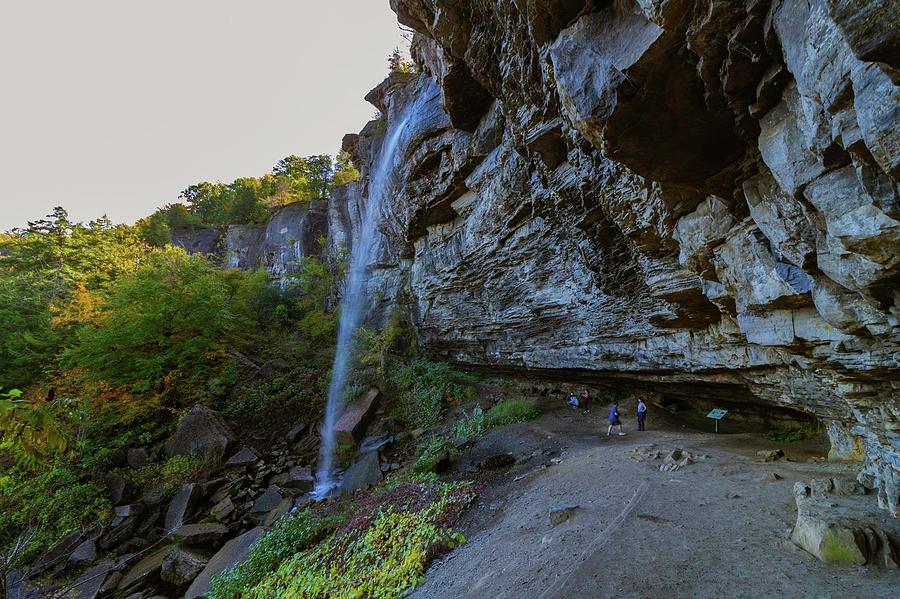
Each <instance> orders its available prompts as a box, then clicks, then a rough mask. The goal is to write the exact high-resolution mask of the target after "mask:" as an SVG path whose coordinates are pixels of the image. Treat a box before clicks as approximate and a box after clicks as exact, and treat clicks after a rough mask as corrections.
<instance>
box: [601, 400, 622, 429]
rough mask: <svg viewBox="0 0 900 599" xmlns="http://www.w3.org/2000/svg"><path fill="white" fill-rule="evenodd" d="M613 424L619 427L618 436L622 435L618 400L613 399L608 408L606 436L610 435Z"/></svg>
mask: <svg viewBox="0 0 900 599" xmlns="http://www.w3.org/2000/svg"><path fill="white" fill-rule="evenodd" d="M614 426H617V427H619V436H620V437H624V436H625V433H623V432H622V421H621V420H619V402H618V401H613V405H612V407H611V408H610V409H609V428H608V429H606V436H607V437H608V436H610V434H612V429H613V427H614Z"/></svg>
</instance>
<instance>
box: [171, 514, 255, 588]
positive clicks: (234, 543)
mask: <svg viewBox="0 0 900 599" xmlns="http://www.w3.org/2000/svg"><path fill="white" fill-rule="evenodd" d="M263 532H264V529H263V528H262V527H257V528H253V529H251V530H248V531H247V532H245V533H244V534H242V535H240V536H239V537H236V538H234V539H231V540H230V541H228V542H227V543H225V545H224V546H223V547H222V548H221V549H219V551H218V552H217V553H216V554H215V555H214V556H212V558H210V560H209V562H208V563H207V564H206V567H205V568H203V571H202V572H200V574H199V575H198V576H197V578H195V579H194V582H193V583H191V586H190V587H188V590H187V592H186V593H185V594H184V599H197V597H202V596H203V595H204V594H206V592H207V591H209V582H210V580H211V579H212V577H213V576H215V575H216V574H218V573H219V572H221V571H222V570H225V569H226V568H230V567H231V566H233V565H235V564H236V563H238V562H240V561H243V560H244V559H246V558H247V553H248V552H249V551H250V546H251V545H252V544H253V543H255V542H256V540H257V539H259V538H260V537H261V536H262V535H263Z"/></svg>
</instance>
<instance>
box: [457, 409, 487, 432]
mask: <svg viewBox="0 0 900 599" xmlns="http://www.w3.org/2000/svg"><path fill="white" fill-rule="evenodd" d="M488 426H489V425H488V420H487V417H486V416H485V413H484V411H483V410H482V409H481V408H480V407H478V406H475V407H474V408H472V411H471V412H469V413H465V412H464V413H463V415H462V417H461V418H460V419H459V420H457V421H456V423H455V424H454V425H453V433H452V435H451V436H452V437H453V438H454V439H457V440H464V439H471V438H473V437H477V436H479V435H480V434H481V433H483V432H484V431H485V430H487V428H488Z"/></svg>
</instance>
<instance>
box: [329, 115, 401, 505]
mask: <svg viewBox="0 0 900 599" xmlns="http://www.w3.org/2000/svg"><path fill="white" fill-rule="evenodd" d="M407 112H408V111H406V110H404V112H403V113H402V114H401V115H400V119H399V121H398V123H397V125H396V126H395V127H394V128H393V129H392V130H391V132H390V135H388V137H387V138H385V140H384V142H383V143H382V146H381V152H380V153H379V156H378V165H377V168H376V169H375V171H374V172H373V173H372V176H371V178H370V180H369V197H368V199H367V200H366V203H365V210H364V214H362V215H361V216H362V219H361V222H360V224H359V237H358V238H357V239H354V240H353V245H352V248H351V251H350V263H349V271H348V273H347V280H346V285H345V287H344V294H343V298H342V299H341V312H340V324H339V325H338V338H337V349H336V351H335V355H334V365H333V366H332V370H331V384H330V385H329V387H328V404H327V406H326V408H325V420H324V422H323V425H322V440H321V446H320V449H319V465H318V469H317V471H316V489H315V491H314V495H315V496H316V497H325V496H327V495H328V493H329V492H330V491H331V490H332V489H333V488H334V487H336V486H337V481H335V480H334V450H335V439H334V427H335V424H337V420H338V418H339V417H340V415H341V413H342V411H343V407H344V406H343V404H344V391H345V389H346V386H347V376H348V375H349V373H350V359H351V357H352V355H353V348H354V345H355V335H354V333H355V332H356V329H357V328H358V327H359V326H360V325H361V324H362V321H363V317H364V315H365V311H366V300H367V299H368V297H367V293H366V288H367V285H366V283H367V281H368V278H369V269H368V266H369V264H370V263H371V261H372V258H373V256H372V253H373V249H374V246H375V240H376V238H377V235H376V228H377V225H378V221H379V217H380V215H381V207H382V205H383V203H384V200H385V197H386V196H387V195H388V193H390V190H391V184H392V182H393V173H394V166H395V163H396V161H397V149H398V145H399V141H400V136H401V134H402V132H403V130H404V128H405V127H406V124H407V122H408V120H409V118H408V117H407V116H406V114H407Z"/></svg>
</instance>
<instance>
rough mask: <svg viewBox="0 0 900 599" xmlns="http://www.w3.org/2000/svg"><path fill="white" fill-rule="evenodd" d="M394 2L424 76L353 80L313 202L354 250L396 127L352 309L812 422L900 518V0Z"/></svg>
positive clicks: (538, 370) (491, 358)
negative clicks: (342, 170) (365, 287)
mask: <svg viewBox="0 0 900 599" xmlns="http://www.w3.org/2000/svg"><path fill="white" fill-rule="evenodd" d="M391 7H392V8H393V9H394V10H395V12H396V13H397V15H398V18H399V21H400V23H402V24H403V25H405V26H407V27H409V28H412V29H414V30H415V32H416V35H415V39H414V43H413V49H412V50H413V56H414V59H415V60H416V62H417V64H418V65H419V69H420V75H418V76H414V75H405V74H400V73H395V74H392V75H391V76H390V77H389V78H388V79H387V80H385V81H384V82H383V83H382V84H381V85H379V86H378V87H377V88H376V89H374V90H373V91H372V92H371V93H370V94H369V96H367V99H368V100H369V101H370V102H372V103H373V104H374V105H375V106H376V107H378V108H379V109H380V110H381V112H382V113H383V115H384V116H383V118H382V119H381V120H380V121H373V122H371V123H369V124H368V125H367V126H366V127H365V129H363V131H361V132H360V133H359V135H349V136H347V137H346V138H345V140H344V147H345V149H347V150H349V151H351V152H352V153H353V154H354V155H355V156H356V158H357V161H358V162H359V163H360V165H361V168H362V172H363V178H362V179H361V181H360V182H359V183H356V184H351V185H349V186H346V187H344V188H341V189H338V190H336V192H335V194H334V196H333V197H332V198H331V201H330V202H329V207H328V214H327V221H328V225H327V229H328V238H329V242H330V245H331V247H332V249H335V250H336V249H339V248H343V247H351V246H352V242H353V238H354V235H355V232H356V231H357V230H358V226H359V220H360V214H362V209H361V207H362V206H363V204H364V202H365V201H366V198H367V197H368V195H369V190H368V185H369V181H368V173H369V172H371V171H372V170H373V167H374V163H375V161H376V160H377V159H378V155H379V145H380V143H381V141H382V140H383V139H384V138H385V136H386V134H387V133H389V132H390V131H391V130H392V128H394V127H399V126H401V125H402V126H403V131H402V133H401V137H400V152H399V155H400V157H399V159H398V160H397V161H396V165H395V168H394V174H395V177H394V183H393V189H392V193H391V194H390V196H389V197H390V200H389V201H388V202H387V204H386V206H385V207H384V214H383V220H382V221H381V223H380V225H379V227H380V229H379V230H380V241H379V244H378V251H377V255H376V256H375V257H374V260H373V264H372V277H371V279H370V288H371V289H370V290H371V292H372V298H373V314H374V315H378V314H383V313H384V311H385V309H387V308H390V307H397V306H399V307H401V309H403V310H406V311H408V313H409V315H410V318H411V320H412V322H413V323H414V325H415V327H416V329H417V333H418V339H419V343H420V345H421V346H422V348H423V349H424V350H425V351H427V352H429V353H431V354H434V355H437V356H440V357H443V358H446V359H450V360H453V361H456V362H460V363H463V364H469V365H475V366H483V367H488V368H491V369H495V370H503V371H507V372H513V373H516V374H518V375H528V376H531V377H535V378H538V379H540V378H547V379H551V378H560V377H565V379H566V380H568V381H572V382H575V381H585V382H611V383H614V384H617V385H621V386H627V387H631V388H638V389H641V390H645V391H647V392H654V393H657V394H658V395H659V396H660V397H661V398H662V399H663V400H667V399H676V400H680V401H685V402H697V401H712V402H715V403H717V404H720V405H726V406H727V405H729V402H738V403H740V404H743V405H744V406H750V405H760V406H765V405H775V406H786V407H791V408H794V409H796V410H800V411H803V412H806V413H809V414H812V415H815V416H816V417H817V418H818V419H820V420H821V421H823V422H825V423H826V426H827V430H828V433H829V436H830V438H831V441H832V453H831V456H832V457H833V458H835V459H861V460H863V466H862V471H861V475H860V476H861V481H862V482H864V483H865V484H866V485H867V486H869V487H870V488H873V489H877V492H878V502H879V505H880V506H881V507H882V508H884V509H887V510H890V511H891V512H892V513H893V514H894V515H895V516H900V504H898V496H900V393H898V383H897V380H898V374H900V335H898V333H900V321H898V319H900V305H898V304H900V292H898V288H897V283H898V281H900V222H898V218H900V200H898V191H897V184H898V180H900V132H898V131H900V129H898V123H900V87H898V85H897V84H898V83H900V33H898V29H897V28H896V26H895V18H896V15H897V14H900V6H898V2H897V1H896V0H872V1H868V2H863V1H856V0H849V1H846V0H845V1H839V0H808V1H807V0H774V1H768V0H744V1H734V0H664V1H662V2H660V1H658V0H616V1H604V0H547V1H537V0H391ZM270 228H271V225H270ZM231 237H232V235H231V234H229V240H231ZM267 238H268V235H267ZM228 245H229V247H231V246H232V245H234V246H235V247H238V246H241V244H240V243H237V242H234V243H232V242H231V241H229V244H228ZM244 245H248V244H244ZM276 245H277V244H276ZM249 246H253V243H250V244H249ZM241 247H242V246H241ZM231 251H232V250H229V253H230V252H231ZM254 251H255V250H254ZM254 251H251V252H250V253H251V254H254ZM271 252H272V250H268V254H267V253H266V252H262V254H261V255H269V254H271ZM238 253H240V252H238ZM276 253H277V252H276ZM256 254H259V252H256ZM256 254H254V255H256ZM254 260H255V258H254ZM252 261H253V260H250V262H252Z"/></svg>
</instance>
